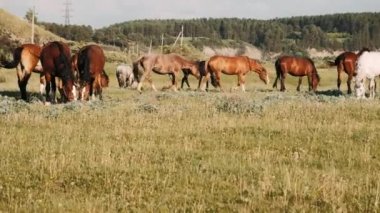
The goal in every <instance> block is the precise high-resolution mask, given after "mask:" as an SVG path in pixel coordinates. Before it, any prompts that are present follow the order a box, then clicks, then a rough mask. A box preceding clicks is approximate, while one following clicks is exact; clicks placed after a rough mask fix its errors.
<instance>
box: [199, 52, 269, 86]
mask: <svg viewBox="0 0 380 213" xmlns="http://www.w3.org/2000/svg"><path fill="white" fill-rule="evenodd" d="M206 71H207V76H206V78H205V79H206V80H208V79H209V75H212V74H215V78H216V85H217V87H219V88H220V89H222V88H221V84H220V76H221V73H224V74H226V75H237V76H238V83H237V86H238V87H239V86H240V87H241V90H242V91H243V92H245V75H246V74H247V73H248V72H249V71H253V72H256V73H257V74H258V75H259V77H260V79H261V80H262V81H263V82H264V83H265V84H268V82H269V77H268V72H267V70H266V69H265V68H264V66H263V65H261V64H260V63H259V62H258V61H257V60H255V59H252V58H249V57H247V56H234V57H230V56H218V55H216V56H213V57H211V58H210V60H209V61H208V62H207V65H206ZM201 89H202V90H204V86H203V88H201Z"/></svg>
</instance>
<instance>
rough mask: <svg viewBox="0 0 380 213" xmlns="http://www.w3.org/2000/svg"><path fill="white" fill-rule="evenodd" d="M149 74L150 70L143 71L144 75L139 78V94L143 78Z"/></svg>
mask: <svg viewBox="0 0 380 213" xmlns="http://www.w3.org/2000/svg"><path fill="white" fill-rule="evenodd" d="M149 73H150V70H144V73H143V74H142V76H141V78H140V81H139V83H138V85H137V91H139V92H140V93H141V87H142V84H143V82H144V80H145V78H146V77H147V75H148V74H149Z"/></svg>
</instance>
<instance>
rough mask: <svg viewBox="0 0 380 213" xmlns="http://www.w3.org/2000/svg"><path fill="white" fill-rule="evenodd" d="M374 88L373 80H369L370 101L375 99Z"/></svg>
mask: <svg viewBox="0 0 380 213" xmlns="http://www.w3.org/2000/svg"><path fill="white" fill-rule="evenodd" d="M375 87H376V83H375V78H371V79H370V80H369V97H370V98H371V99H374V98H375Z"/></svg>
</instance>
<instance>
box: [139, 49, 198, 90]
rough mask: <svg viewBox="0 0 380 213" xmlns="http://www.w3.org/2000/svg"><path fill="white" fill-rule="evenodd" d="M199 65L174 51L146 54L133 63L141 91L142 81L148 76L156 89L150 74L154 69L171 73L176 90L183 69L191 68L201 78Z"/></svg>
mask: <svg viewBox="0 0 380 213" xmlns="http://www.w3.org/2000/svg"><path fill="white" fill-rule="evenodd" d="M198 66H199V65H198V63H197V62H193V61H189V60H186V59H185V58H183V57H182V56H180V55H177V54H173V53H171V54H148V55H144V56H142V57H140V58H139V59H138V60H137V61H135V62H134V63H133V72H134V75H135V77H136V78H137V81H138V82H139V84H138V86H137V90H138V91H139V92H141V87H142V83H143V81H144V79H145V78H146V77H147V80H148V81H149V83H150V85H151V87H152V89H153V90H155V91H156V88H155V86H154V84H153V82H152V79H151V78H150V76H149V75H150V73H151V72H152V71H153V72H155V73H157V74H161V75H165V74H168V75H170V77H171V80H172V85H171V86H170V87H171V88H173V89H174V90H175V91H176V90H177V79H178V77H179V73H180V72H181V71H183V70H189V71H190V73H191V74H192V75H194V76H195V77H196V78H197V79H199V77H200V75H199V68H198ZM139 67H142V69H143V70H142V71H143V72H142V74H141V77H140V69H139Z"/></svg>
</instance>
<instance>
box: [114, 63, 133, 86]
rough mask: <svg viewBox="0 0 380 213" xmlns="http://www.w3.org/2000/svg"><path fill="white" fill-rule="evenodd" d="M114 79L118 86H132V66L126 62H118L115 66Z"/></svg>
mask: <svg viewBox="0 0 380 213" xmlns="http://www.w3.org/2000/svg"><path fill="white" fill-rule="evenodd" d="M116 79H117V81H118V83H119V87H120V88H125V87H128V86H131V87H132V86H133V85H134V83H135V82H136V81H135V77H134V75H133V71H132V67H131V66H129V65H126V64H120V65H118V66H117V67H116Z"/></svg>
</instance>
